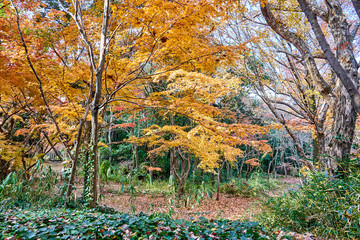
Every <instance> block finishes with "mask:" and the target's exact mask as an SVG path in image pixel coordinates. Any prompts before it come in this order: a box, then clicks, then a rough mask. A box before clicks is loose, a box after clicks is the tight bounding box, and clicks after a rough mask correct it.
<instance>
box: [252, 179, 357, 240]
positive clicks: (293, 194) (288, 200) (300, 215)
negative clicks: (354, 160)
mask: <svg viewBox="0 0 360 240" xmlns="http://www.w3.org/2000/svg"><path fill="white" fill-rule="evenodd" d="M359 199H360V175H355V176H350V177H349V178H347V179H333V180H330V179H329V178H328V177H327V176H326V175H325V174H323V173H317V174H314V175H311V176H310V177H309V180H308V181H307V182H306V183H305V184H304V186H303V187H301V188H299V189H298V190H297V191H289V192H288V193H286V194H284V195H283V196H280V197H268V198H266V199H264V202H263V206H264V210H265V211H264V214H261V215H259V216H260V220H261V221H262V222H263V223H265V224H267V225H268V226H269V227H272V228H273V227H285V228H286V229H287V230H292V231H297V232H308V231H311V232H313V233H314V234H316V235H318V236H320V237H325V238H337V239H351V238H354V239H359V238H360V225H359V224H360V223H359V221H360V202H359Z"/></svg>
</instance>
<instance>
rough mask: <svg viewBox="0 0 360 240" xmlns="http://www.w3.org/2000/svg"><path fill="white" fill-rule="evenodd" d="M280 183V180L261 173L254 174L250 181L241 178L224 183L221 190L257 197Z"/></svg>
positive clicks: (234, 194)
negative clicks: (268, 177)
mask: <svg viewBox="0 0 360 240" xmlns="http://www.w3.org/2000/svg"><path fill="white" fill-rule="evenodd" d="M278 185H279V184H278V182H277V181H276V180H274V179H270V180H268V179H267V177H265V176H263V175H261V174H253V175H252V176H251V178H250V179H249V180H248V181H246V180H245V179H241V178H239V179H233V180H231V181H230V182H227V183H224V184H223V185H222V186H221V188H220V192H221V193H225V194H229V195H233V196H242V197H257V196H259V195H260V194H263V193H264V192H266V191H270V190H274V189H276V188H278Z"/></svg>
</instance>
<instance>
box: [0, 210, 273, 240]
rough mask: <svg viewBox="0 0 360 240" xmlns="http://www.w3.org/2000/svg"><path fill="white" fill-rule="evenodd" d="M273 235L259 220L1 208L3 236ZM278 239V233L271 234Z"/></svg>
mask: <svg viewBox="0 0 360 240" xmlns="http://www.w3.org/2000/svg"><path fill="white" fill-rule="evenodd" d="M13 237H14V238H16V239H55V238H56V239H255V240H256V239H270V234H269V232H267V231H266V230H264V228H262V227H261V226H260V225H259V224H258V223H255V222H239V221H229V220H211V221H209V220H207V219H205V218H201V219H200V220H199V221H196V222H195V221H185V220H174V219H171V218H169V217H168V216H166V215H162V214H153V215H145V214H139V215H129V214H120V213H115V214H104V213H99V212H95V211H89V210H87V211H74V210H63V209H50V210H49V209H40V210H37V211H29V210H27V211H23V210H21V209H17V210H7V211H5V212H0V239H9V238H11V239H13ZM272 238H273V239H276V236H273V237H272Z"/></svg>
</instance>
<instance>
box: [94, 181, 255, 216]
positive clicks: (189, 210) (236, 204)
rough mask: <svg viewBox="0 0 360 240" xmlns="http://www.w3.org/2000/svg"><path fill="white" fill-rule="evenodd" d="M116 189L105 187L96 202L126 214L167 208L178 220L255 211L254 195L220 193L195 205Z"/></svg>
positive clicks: (166, 211)
mask: <svg viewBox="0 0 360 240" xmlns="http://www.w3.org/2000/svg"><path fill="white" fill-rule="evenodd" d="M116 189H118V190H120V187H119V186H114V185H110V186H108V187H105V192H106V194H105V196H106V197H105V198H104V199H102V200H101V201H100V204H101V205H106V206H108V207H111V208H114V209H115V210H117V211H121V212H129V213H130V212H135V213H139V212H144V213H147V214H151V213H155V212H157V213H169V211H171V213H172V215H171V216H172V217H174V218H181V219H190V218H193V219H198V218H199V217H205V218H209V219H219V218H225V219H231V220H238V219H241V218H244V217H250V218H251V217H252V216H253V215H254V214H256V213H257V212H258V210H257V209H256V206H255V205H256V202H257V199H255V198H241V197H230V196H226V195H220V201H216V200H215V197H213V199H210V198H207V197H205V198H203V199H202V200H201V201H200V204H199V203H198V202H195V201H194V200H192V201H190V202H187V203H186V199H183V200H176V199H172V198H171V197H169V196H152V195H150V194H141V195H139V196H136V197H132V196H131V195H129V194H119V193H117V190H116ZM109 190H110V191H109ZM134 207H135V209H134Z"/></svg>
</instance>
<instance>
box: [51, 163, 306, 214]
mask: <svg viewBox="0 0 360 240" xmlns="http://www.w3.org/2000/svg"><path fill="white" fill-rule="evenodd" d="M49 165H50V166H51V167H52V169H53V170H54V171H55V172H58V173H60V172H61V168H62V166H61V163H50V164H49ZM277 180H278V181H279V182H280V183H281V184H280V186H279V188H278V189H275V190H274V191H268V192H266V194H267V195H269V196H277V195H280V194H282V192H283V191H288V190H289V189H296V188H298V186H299V185H300V184H301V179H300V178H295V177H289V176H288V177H284V176H281V177H278V178H277ZM101 185H102V186H101V195H102V196H101V198H100V202H99V203H100V205H102V206H107V207H110V208H113V209H115V210H116V211H119V212H124V213H140V212H143V213H147V214H152V213H155V212H157V213H167V214H168V213H170V211H171V216H172V217H173V218H177V219H187V220H189V219H198V218H199V217H205V218H208V219H229V220H239V219H247V220H251V219H253V217H254V216H255V215H256V214H258V213H259V212H260V211H261V207H260V205H259V198H255V197H238V196H232V195H229V194H223V193H221V194H220V200H219V201H216V200H215V194H214V196H213V197H212V199H210V198H208V197H204V198H202V199H201V200H200V202H199V201H195V200H194V199H190V200H187V199H182V200H178V199H177V198H175V197H174V196H171V195H169V194H164V193H161V192H158V193H154V192H149V193H146V192H144V193H142V192H141V191H140V192H139V191H136V194H130V193H129V192H128V191H125V192H124V191H123V187H122V185H121V184H119V183H115V182H108V183H102V184H101ZM127 188H128V186H127ZM76 189H77V190H76V191H75V193H76V195H77V196H81V192H82V185H81V184H77V185H76ZM165 191H166V189H164V192H165Z"/></svg>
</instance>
